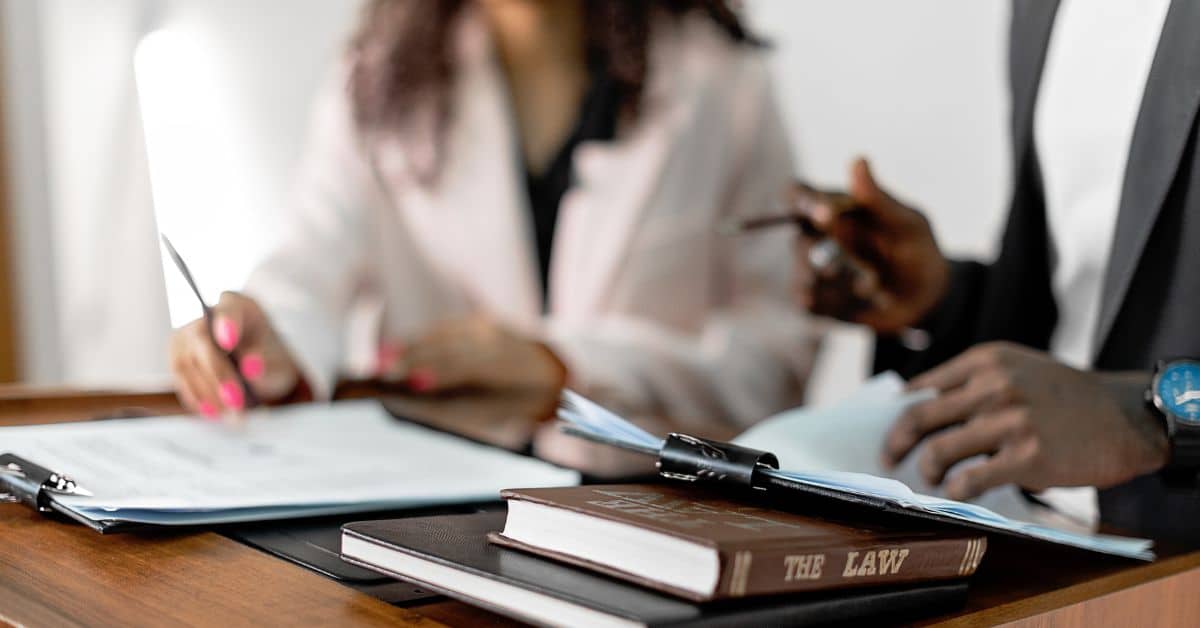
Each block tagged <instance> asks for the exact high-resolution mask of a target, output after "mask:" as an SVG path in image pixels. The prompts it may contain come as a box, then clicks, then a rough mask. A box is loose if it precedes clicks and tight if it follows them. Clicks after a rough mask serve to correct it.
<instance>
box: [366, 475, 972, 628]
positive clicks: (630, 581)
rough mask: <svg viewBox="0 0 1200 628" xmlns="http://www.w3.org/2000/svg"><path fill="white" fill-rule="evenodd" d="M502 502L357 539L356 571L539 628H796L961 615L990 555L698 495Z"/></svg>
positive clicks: (597, 493) (597, 494)
mask: <svg viewBox="0 0 1200 628" xmlns="http://www.w3.org/2000/svg"><path fill="white" fill-rule="evenodd" d="M503 497H504V498H505V499H506V500H507V504H508V512H507V516H506V515H505V513H503V512H494V513H482V514H469V515H449V516H441V517H418V518H409V519H398V520H392V521H373V522H365V523H355V524H350V525H347V526H346V527H345V528H344V529H343V537H342V555H343V558H344V559H346V560H348V561H350V562H352V563H355V564H357V565H360V566H363V567H367V568H369V569H374V570H376V571H380V572H383V573H386V574H389V575H392V576H394V577H397V578H400V579H403V580H408V581H411V582H414V583H418V584H420V585H422V586H424V587H426V588H429V589H431V590H434V591H438V592H441V593H443V594H445V595H448V596H451V597H455V598H458V599H461V600H463V601H466V602H468V603H471V604H474V605H477V606H481V607H484V608H488V609H491V610H494V611H497V612H499V613H502V614H505V615H509V616H512V617H515V618H517V619H520V620H524V621H528V622H531V623H535V624H540V625H552V626H581V625H586V626H675V625H750V624H789V625H791V624H801V623H804V624H807V623H827V622H831V621H836V622H839V623H840V622H846V621H861V620H868V619H875V620H879V619H880V618H884V617H886V618H887V620H889V621H896V620H900V619H904V618H907V617H915V616H918V615H920V614H925V615H927V614H930V613H937V612H939V611H946V610H950V609H952V608H954V607H956V606H958V605H960V604H961V603H962V601H963V600H964V598H965V594H966V579H967V578H968V577H969V576H970V575H971V574H973V573H974V572H975V570H976V569H977V568H978V567H979V564H980V561H981V560H982V559H983V556H984V552H985V550H986V548H987V542H986V538H985V537H984V536H982V535H981V534H979V533H975V532H970V531H962V530H956V529H954V528H949V527H945V526H940V527H938V526H934V527H930V526H929V525H923V526H913V525H905V526H901V527H899V528H898V527H896V526H895V525H890V526H887V527H885V526H882V525H868V524H859V523H855V524H848V523H846V522H844V521H841V522H839V521H835V520H832V519H826V518H820V517H814V516H808V515H803V514H798V513H797V512H795V511H787V510H779V509H776V508H772V507H770V506H769V505H768V504H767V503H766V502H764V501H762V500H759V499H755V498H754V496H753V495H739V496H737V498H736V499H731V498H730V497H731V496H730V495H728V493H726V492H724V491H713V490H708V489H703V488H699V487H696V486H693V485H681V484H680V485H676V484H671V485H668V484H632V485H610V486H582V487H566V488H546V489H527V490H509V491H504V493H503Z"/></svg>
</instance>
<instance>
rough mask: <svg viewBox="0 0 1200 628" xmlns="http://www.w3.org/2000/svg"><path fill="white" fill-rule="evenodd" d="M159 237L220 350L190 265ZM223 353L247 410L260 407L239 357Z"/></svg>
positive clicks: (228, 352) (211, 315) (166, 240)
mask: <svg viewBox="0 0 1200 628" xmlns="http://www.w3.org/2000/svg"><path fill="white" fill-rule="evenodd" d="M159 237H160V238H161V239H162V243H163V246H164V247H166V249H167V255H168V256H170V258H171V261H172V262H173V263H174V264H175V268H177V269H178V270H179V274H181V275H183V279H184V281H186V282H187V285H188V287H190V288H191V289H192V294H194V295H196V300H197V301H199V302H200V311H201V312H202V313H203V316H204V326H205V328H206V329H208V337H209V340H211V341H212V343H213V345H214V346H216V347H218V348H220V347H221V344H220V343H218V342H217V338H216V334H214V333H213V311H212V307H211V306H210V305H209V304H208V302H207V301H205V300H204V295H202V294H200V287H199V286H197V285H196V280H195V279H194V278H193V277H192V271H191V270H190V269H188V265H187V263H186V262H184V261H183V257H182V256H180V255H179V251H176V250H175V247H174V246H173V245H172V244H171V241H170V240H168V239H167V236H166V234H162V233H160V234H159ZM221 352H222V353H224V354H225V357H226V359H228V360H229V365H230V366H231V367H233V374H234V376H235V377H237V381H238V384H239V385H241V387H242V392H243V393H244V395H245V406H246V408H247V409H250V408H253V407H255V406H257V405H259V401H258V396H257V395H255V394H254V390H253V389H252V388H250V382H249V381H248V380H247V379H246V376H245V375H243V374H242V369H241V365H240V364H239V363H238V359H237V356H235V355H234V353H233V352H232V351H225V350H224V349H222V350H221Z"/></svg>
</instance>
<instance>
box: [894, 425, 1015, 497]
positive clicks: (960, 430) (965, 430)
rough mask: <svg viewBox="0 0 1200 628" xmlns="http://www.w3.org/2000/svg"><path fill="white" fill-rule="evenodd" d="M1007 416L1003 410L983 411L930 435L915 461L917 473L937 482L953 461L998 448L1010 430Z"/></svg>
mask: <svg viewBox="0 0 1200 628" xmlns="http://www.w3.org/2000/svg"><path fill="white" fill-rule="evenodd" d="M1010 419H1011V416H1009V415H1004V414H999V415H983V416H979V417H976V418H974V419H971V420H970V421H967V422H966V423H964V424H962V425H961V426H959V427H957V428H952V429H949V430H946V431H944V432H942V433H941V434H938V435H937V436H934V437H932V438H930V439H929V441H928V442H927V443H925V448H924V450H923V451H922V452H921V459H920V461H919V462H918V469H919V470H920V472H921V476H922V477H923V478H924V479H925V481H926V482H928V483H929V484H930V485H931V486H937V485H939V484H941V483H942V480H944V479H945V477H946V472H947V471H949V470H950V469H951V468H952V467H954V465H956V464H958V463H960V462H962V461H963V460H966V459H968V458H971V457H973V456H978V455H981V454H990V453H993V452H996V451H998V450H999V449H1000V446H1001V445H1002V443H1003V442H1004V439H1005V438H1006V437H1007V436H1008V435H1009V434H1010V433H1011V430H1012V427H1013V425H1012V423H1013V422H1012V420H1010Z"/></svg>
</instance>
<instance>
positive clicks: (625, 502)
mask: <svg viewBox="0 0 1200 628" xmlns="http://www.w3.org/2000/svg"><path fill="white" fill-rule="evenodd" d="M501 496H502V497H504V498H505V499H507V500H509V502H510V503H511V502H512V501H514V500H524V501H529V502H533V503H537V504H541V505H544V506H550V507H554V508H560V509H564V510H568V511H572V512H575V513H581V514H585V515H588V516H593V517H598V518H602V519H607V520H610V521H616V522H619V523H624V524H628V525H632V526H636V527H639V528H644V529H646V530H649V531H653V532H658V533H661V534H665V535H669V536H673V537H676V538H679V539H682V540H687V541H691V542H693V543H697V544H700V545H703V546H706V547H710V548H712V549H713V550H714V551H716V552H717V553H718V556H719V559H718V562H719V565H720V567H719V571H720V576H719V578H718V581H717V586H716V590H715V591H713V592H712V593H711V594H710V595H702V594H697V593H696V592H695V591H691V590H686V589H681V588H678V587H676V586H672V585H671V584H668V583H664V582H660V581H655V580H650V579H648V578H645V577H643V576H640V575H637V574H634V573H630V572H628V571H625V570H623V569H621V568H620V566H619V565H616V564H600V563H597V562H594V561H591V560H587V559H583V558H580V557H578V556H573V555H567V554H564V553H562V552H559V551H551V550H547V549H545V548H542V547H538V546H537V544H536V540H534V539H526V540H525V541H518V540H515V539H512V538H509V537H506V536H504V535H503V534H502V533H494V534H492V535H490V536H489V539H490V540H491V541H492V542H493V543H496V544H499V545H504V546H506V547H511V548H515V549H520V550H523V551H527V552H531V553H535V554H538V555H541V556H545V557H548V558H552V559H555V560H559V561H562V562H566V563H570V564H573V565H577V566H580V567H584V568H588V569H592V570H595V571H598V572H601V573H604V574H607V575H610V576H613V577H617V578H621V579H624V580H629V581H633V582H636V583H638V584H641V585H643V586H647V587H650V588H654V589H658V590H660V591H665V592H667V593H671V594H674V595H678V596H680V597H684V598H687V599H691V600H696V601H708V600H717V599H725V598H738V597H744V596H751V595H765V594H776V593H791V592H800V591H816V590H833V589H841V588H847V587H858V586H868V585H882V584H900V583H908V584H912V583H918V582H924V581H938V580H953V579H961V578H966V577H967V576H970V575H971V574H973V573H974V572H975V570H976V568H977V567H978V566H979V561H980V560H981V559H982V558H983V554H984V552H985V550H986V549H987V538H986V537H984V536H982V535H979V534H977V533H971V532H962V531H954V530H947V529H944V528H943V529H936V530H934V529H925V530H920V529H912V528H906V529H903V530H888V529H887V528H884V527H881V526H878V525H871V524H866V523H864V524H862V525H858V524H855V525H848V524H846V523H845V522H834V521H829V520H825V519H822V518H820V517H813V516H806V515H801V514H796V513H793V512H785V511H781V510H775V509H768V508H764V507H761V506H758V505H754V504H750V503H744V502H737V501H732V500H729V499H726V498H723V497H721V496H719V495H716V494H714V493H709V492H706V491H703V490H699V489H696V488H693V487H686V486H673V485H657V484H653V485H652V484H629V485H601V486H577V487H566V488H545V489H514V490H506V491H503V492H502V493H501Z"/></svg>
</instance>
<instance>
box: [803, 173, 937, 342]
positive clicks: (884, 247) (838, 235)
mask: <svg viewBox="0 0 1200 628" xmlns="http://www.w3.org/2000/svg"><path fill="white" fill-rule="evenodd" d="M792 205H793V206H795V207H796V208H797V209H799V210H800V211H803V212H806V213H807V215H808V216H809V218H811V219H812V221H813V224H814V225H815V226H816V227H817V228H818V229H820V230H821V231H823V232H825V233H827V234H829V236H830V237H832V238H834V239H835V240H836V241H837V242H838V244H839V245H841V247H842V249H843V251H844V252H845V253H846V255H848V256H850V257H851V258H852V259H851V262H850V263H851V264H853V265H854V266H856V267H857V268H858V272H857V273H855V274H854V275H855V276H853V277H852V278H850V280H849V281H847V278H846V277H845V276H844V273H837V272H836V269H833V268H826V269H818V268H815V267H814V266H813V264H812V261H811V260H810V255H809V251H810V249H811V247H812V245H813V243H814V241H813V240H812V239H811V238H808V237H805V236H801V237H800V242H799V250H798V269H797V271H798V272H797V293H798V299H799V301H800V304H801V305H802V306H803V307H804V308H805V309H808V310H810V311H812V312H813V313H814V314H820V315H824V316H832V317H835V318H839V319H842V320H845V321H849V322H852V323H860V324H863V325H866V326H868V327H871V328H872V329H874V330H875V331H877V332H880V333H884V334H888V333H896V332H899V331H900V330H902V329H904V328H906V327H909V326H911V325H914V324H916V323H918V322H919V321H920V320H921V319H922V318H924V317H925V316H926V315H927V314H928V313H929V312H930V311H931V310H932V309H933V308H934V306H936V305H937V303H938V302H939V301H941V299H942V296H943V295H944V294H945V292H946V287H947V284H948V283H949V264H948V263H947V262H946V258H945V257H943V256H942V253H941V251H940V250H939V249H938V246H937V241H936V240H935V239H934V237H933V231H932V230H930V228H929V221H928V220H926V219H925V216H923V215H922V214H921V213H920V212H918V211H916V210H914V209H911V208H909V207H907V206H906V205H904V204H903V203H900V202H899V201H897V200H895V199H894V198H892V197H891V196H890V195H889V194H888V193H887V192H885V191H883V190H882V189H880V187H879V185H878V184H876V182H875V179H874V177H872V175H871V170H870V168H869V166H868V165H867V162H866V161H865V160H862V159H859V160H856V161H855V162H854V163H853V164H852V166H851V168H850V191H849V194H834V193H822V192H818V191H816V190H813V189H812V188H809V187H807V186H803V185H797V186H796V188H795V189H794V190H793V193H792Z"/></svg>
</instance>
